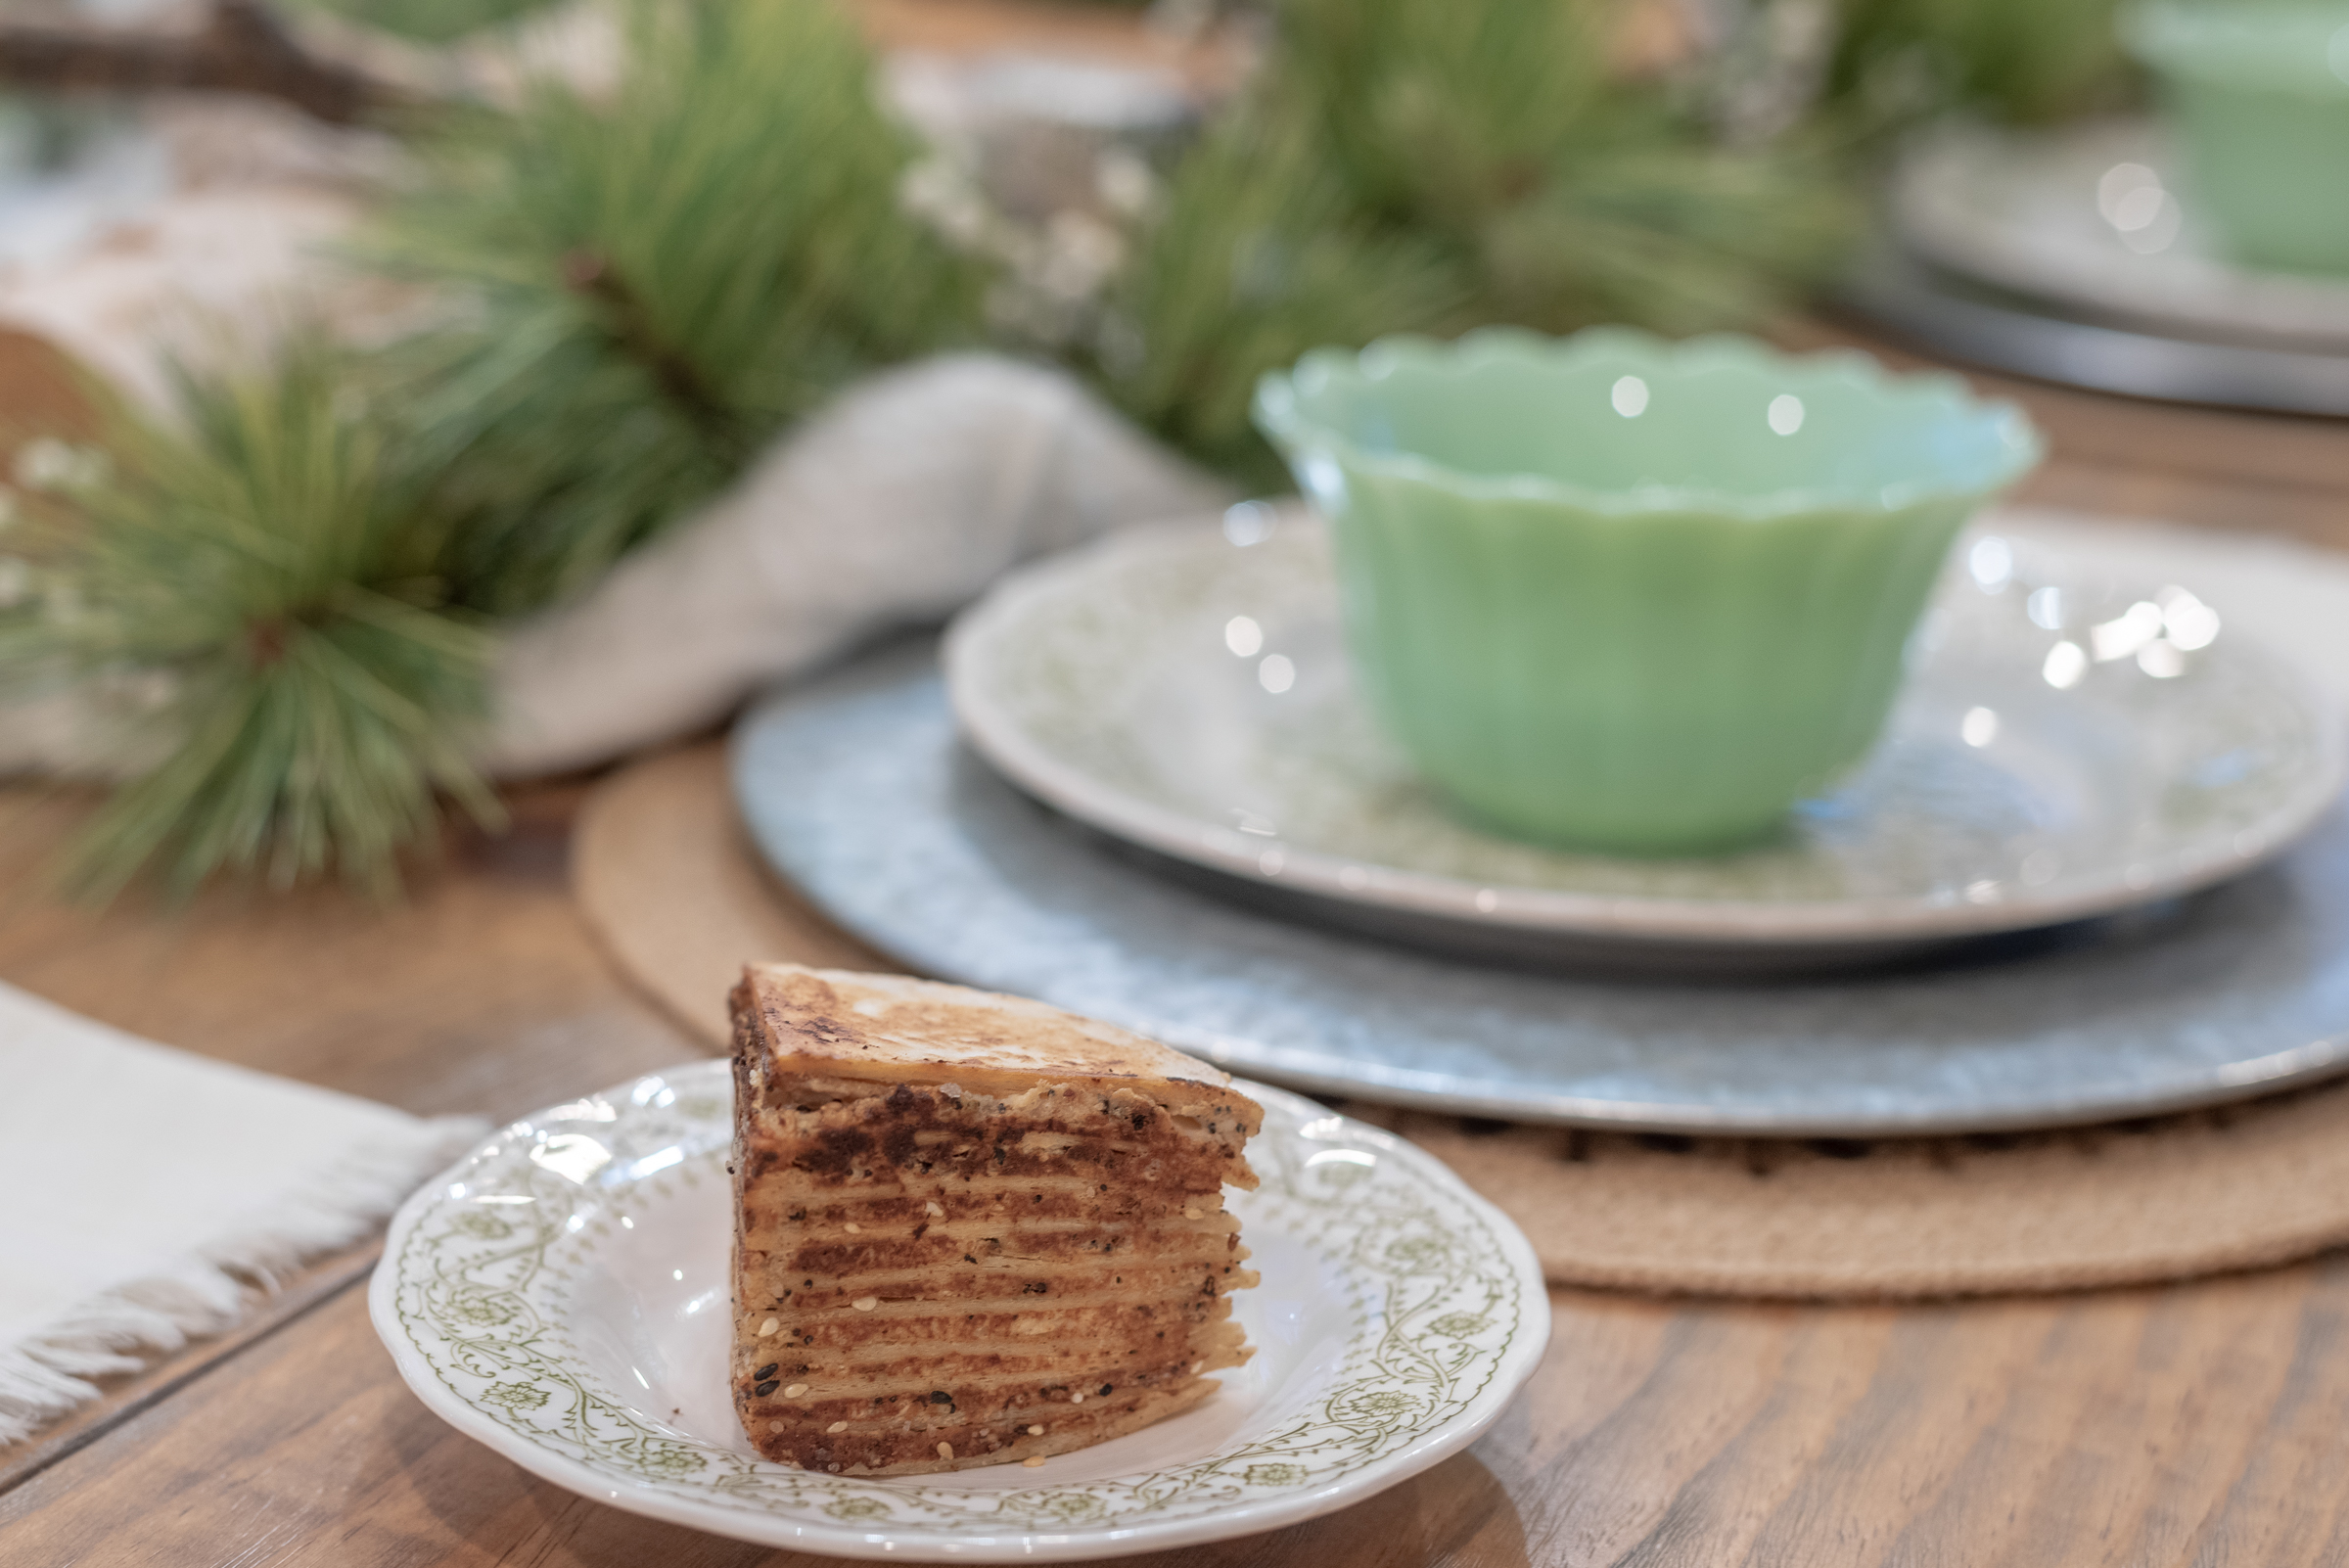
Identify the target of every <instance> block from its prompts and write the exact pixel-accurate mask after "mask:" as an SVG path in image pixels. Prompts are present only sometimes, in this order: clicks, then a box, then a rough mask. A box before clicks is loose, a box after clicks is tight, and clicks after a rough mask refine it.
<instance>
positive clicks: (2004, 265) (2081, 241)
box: [1888, 119, 2349, 354]
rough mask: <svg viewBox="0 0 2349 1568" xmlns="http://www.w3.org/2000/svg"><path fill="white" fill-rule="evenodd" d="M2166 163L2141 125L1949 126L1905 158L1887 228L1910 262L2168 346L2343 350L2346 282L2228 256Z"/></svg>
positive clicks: (2348, 344)
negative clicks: (2195, 343) (2201, 343)
mask: <svg viewBox="0 0 2349 1568" xmlns="http://www.w3.org/2000/svg"><path fill="white" fill-rule="evenodd" d="M2175 169H2176V159H2175V156H2174V155H2173V154H2172V152H2171V151H2170V149H2169V147H2168V145H2167V144H2166V142H2165V141H2164V139H2163V137H2162V135H2161V133H2160V132H2159V130H2157V129H2156V127H2154V126H2153V125H2152V124H2151V123H2150V122H2148V121H2144V120H2138V119H2121V120H2096V121H2091V122H2088V123H2086V124H2080V125H2073V126H2067V127H2064V128H2062V129H2059V130H2054V131H2038V132H2016V131H2001V130H1995V129H1992V128H1990V127H1987V126H1982V125H1979V124H1971V123H1965V122H1959V123H1957V124H1953V125H1949V126H1946V127H1944V128H1942V129H1941V130H1939V131H1937V132H1935V133H1932V134H1930V135H1928V136H1926V137H1924V138H1922V139H1921V140H1919V141H1918V142H1917V143H1916V144H1915V145H1914V146H1912V147H1911V149H1910V150H1909V152H1908V153H1907V155H1906V156H1905V157H1904V158H1903V160H1902V161H1901V164H1900V167H1899V170H1898V172H1897V173H1896V175H1895V176H1894V178H1893V179H1892V180H1891V182H1890V184H1889V186H1888V189H1889V191H1890V193H1891V200H1890V215H1891V219H1892V225H1893V232H1894V235H1895V237H1896V238H1897V239H1898V241H1899V242H1900V244H1901V246H1902V247H1903V248H1904V249H1906V250H1907V251H1908V252H1909V253H1910V254H1911V255H1913V256H1914V257H1916V258H1917V259H1919V260H1922V261H1924V262H1927V263H1929V264H1931V265H1932V266H1935V267H1938V268H1940V269H1942V270H1943V271H1945V272H1948V273H1951V274H1954V275H1955V276H1957V277H1959V278H1965V279H1970V280H1972V281H1974V282H1976V283H1981V284H1987V285H1990V286H1992V287H1994V288H1999V289H2004V290H2009V291H2012V292H2014V293H2016V294H2019V295H2023V296H2027V297H2030V298H2031V299H2033V300H2038V301H2041V302H2043V303H2044V304H2046V305H2048V306H2050V307H2052V308H2053V309H2055V310H2057V311H2059V312H2069V313H2073V314H2077V315H2079V316H2081V317H2083V318H2086V319H2090V320H2101V321H2102V322H2104V323H2105V324H2107V325H2113V326H2120V327H2125V328H2131V329H2134V330H2137V331H2140V332H2150V333H2153V334H2156V335H2160V336H2167V337H2184V338H2198V339H2203V340H2206V341H2210V342H2214V343H2235V344H2241V345H2245V346H2255V347H2268V348H2280V349H2285V350H2290V351H2295V352H2299V353H2315V352H2330V353H2334V354H2343V353H2349V280H2330V279H2324V278H2317V277H2304V276H2296V275H2293V274H2289V273H2282V272H2270V271H2260V270H2256V269H2253V268H2250V267H2245V266H2240V265H2237V264H2236V263H2234V262H2232V261H2230V260H2228V259H2227V258H2226V257H2225V256H2224V255H2223V254H2221V253H2220V250H2219V248H2218V247H2217V245H2216V244H2215V242H2214V241H2213V239H2212V238H2211V236H2210V233H2209V231H2208V228H2207V226H2206V225H2205V224H2204V223H2203V222H2201V221H2199V220H2198V218H2197V215H2196V213H2195V211H2194V207H2193V203H2192V201H2191V198H2190V196H2182V195H2181V194H2180V192H2179V190H2178V188H2177V187H2178V184H2179V181H2178V178H2177V175H2176V172H2175ZM2310 197H2311V200H2317V199H2318V197H2317V194H2316V193H2314V192H2312V193H2310Z"/></svg>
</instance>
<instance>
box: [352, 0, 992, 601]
mask: <svg viewBox="0 0 2349 1568" xmlns="http://www.w3.org/2000/svg"><path fill="white" fill-rule="evenodd" d="M630 20H631V23H632V30H631V34H630V36H631V40H632V43H631V48H630V51H629V60H630V66H629V69H628V74H627V76H626V77H625V79H624V80H623V81H622V82H621V83H620V85H619V86H618V88H617V90H616V91H614V92H612V93H611V94H610V95H608V97H604V98H600V99H595V100H590V99H588V98H586V97H583V96H582V95H581V94H579V93H577V92H576V91H574V90H573V89H571V88H568V87H566V86H563V85H561V84H559V83H541V84H538V85H537V86H536V87H535V88H533V89H532V90H531V92H530V96H529V99H528V101H527V102H526V104H525V105H524V107H523V108H522V109H521V110H520V111H519V112H518V113H516V114H514V115H511V116H503V117H484V118H483V119H480V120H478V121H476V122H474V123H472V124H471V125H469V126H466V127H463V128H461V129H460V131H459V132H457V133H456V134H454V135H452V136H451V137H450V138H449V139H448V140H447V141H446V142H445V143H444V144H443V145H442V146H440V147H439V148H438V152H437V155H436V158H435V161H434V169H435V172H434V174H433V177H432V180H431V183H430V184H429V186H428V187H427V188H426V189H424V190H423V191H421V192H419V193H418V194H417V195H416V196H415V197H414V198H413V199H412V200H411V201H409V202H407V203H405V204H403V205H402V206H401V207H400V208H398V209H397V210H396V211H395V212H394V213H393V214H392V217H391V221H390V223H389V225H388V227H387V229H386V232H385V233H384V234H383V235H382V237H381V239H380V242H379V243H378V245H377V246H376V248H375V253H374V254H375V259H376V261H377V263H378V264H379V265H382V266H384V267H386V268H387V269H389V270H391V271H392V272H393V273H395V274H396V275H398V276H401V277H404V278H407V279H411V280H415V281H420V282H424V283H427V284H430V285H433V286H435V287H438V288H439V289H442V290H444V291H446V292H447V293H449V294H450V295H452V296H454V297H456V298H458V299H461V300H464V301H466V304H467V314H466V316H465V318H464V320H463V321H462V322H461V324H459V325H457V326H454V327H452V328H450V329H449V330H446V331H443V332H440V333H437V334H435V335H433V336H432V337H430V338H429V339H427V340H425V341H423V342H421V343H418V344H414V345H411V346H409V347H408V348H407V349H406V350H405V351H404V352H403V354H402V355H401V356H399V362H398V363H397V364H396V365H395V366H394V369H395V370H396V371H397V372H398V373H399V374H400V377H401V379H400V383H399V385H400V388H401V390H402V391H401V395H402V396H403V397H404V398H405V399H406V402H407V406H408V407H409V410H410V413H411V415H412V419H413V425H414V429H415V433H416V438H417V439H418V440H419V442H420V443H421V445H422V447H423V449H424V450H425V451H427V452H428V453H430V454H432V461H433V462H434V463H435V464H436V465H437V466H438V468H439V469H440V470H441V473H442V479H441V483H440V484H439V487H438V497H437V504H438V506H439V507H441V508H442V509H443V511H444V512H445V513H446V514H447V515H448V516H449V517H450V518H451V520H452V529H453V532H452V541H453V543H452V554H451V556H450V558H449V563H448V567H449V571H450V573H451V575H452V581H453V583H454V587H455V591H456V592H457V594H458V596H459V598H460V600H461V601H462V602H464V603H466V604H469V605H472V606H475V607H478V608H480V609H483V610H486V611H490V612H494V613H499V614H504V613H511V612H517V611H522V610H527V609H530V608H531V607H533V606H536V605H540V604H543V603H546V602H547V601H549V600H552V599H558V598H561V597H563V596H565V595H567V594H570V593H573V592H576V591H577V590H578V589H579V588H581V587H583V586H584V585H585V584H586V583H588V582H590V581H592V580H593V579H594V578H595V576H597V575H598V574H600V573H601V572H602V571H603V570H604V568H605V567H607V566H608V565H610V563H611V562H612V561H613V560H615V559H616V558H617V557H618V556H619V555H620V554H621V553H622V552H623V551H625V550H627V549H628V548H630V547H631V546H633V545H634V544H636V543H638V542H639V541H641V540H643V539H646V538H649V537H651V536H652V535H653V534H655V533H658V532H659V531H660V530H662V529H664V528H666V527H667V526H668V524H669V523H670V522H671V521H673V520H674V519H675V518H676V517H678V516H680V515H682V513H683V512H684V511H686V510H687V509H688V508H690V507H691V506H692V505H693V504H694V503H695V502H697V501H698V500H700V499H701V498H703V497H705V496H707V495H709V494H711V493H713V492H714V491H715V490H717V489H718V488H720V487H721V486H722V485H724V484H726V483H727V482H728V481H729V480H731V479H732V478H733V476H734V475H735V474H736V473H737V472H738V471H739V470H740V468H741V466H742V465H743V464H744V463H745V462H747V461H748V460H749V458H750V457H751V456H752V454H754V453H755V452H756V451H757V450H758V449H759V448H760V446H761V445H762V444H763V443H764V442H765V441H766V440H767V439H769V438H771V437H772V436H774V435H775V434H776V433H777V432H778V431H780V430H782V429H783V428H784V427H785V426H787V425H788V424H789V423H790V422H791V421H793V420H794V419H797V418H798V417H800V416H801V415H803V414H805V413H806V412H807V411H808V410H809V409H811V408H813V407H814V406H816V404H817V403H818V402H820V401H821V400H822V399H823V398H824V397H826V396H828V395H829V394H830V393H831V392H833V391H834V390H835V389H837V388H838V387H840V386H841V385H843V384H844V383H845V382H847V381H848V380H850V379H851V378H852V377H854V376H855V375H857V374H859V373H861V372H863V371H865V370H867V369H870V368H872V367H874V366H877V365H881V364H885V363H888V362H890V361H893V360H896V359H899V358H903V357H906V356H908V355H911V354H914V353H918V352H921V351H923V350H925V349H928V348H931V347H933V346H941V345H944V344H949V343H954V342H958V341H968V340H970V339H972V338H975V337H976V336H977V332H978V315H979V312H978V306H979V300H980V285H981V278H980V275H979V273H978V271H977V269H976V267H975V266H974V264H972V263H970V262H968V261H966V260H964V259H962V258H960V257H957V256H956V255H954V254H952V253H950V252H949V251H948V250H947V249H946V248H945V247H944V244H943V243H942V242H941V241H940V240H939V239H938V238H937V237H936V236H934V235H933V234H931V233H930V232H929V231H928V230H926V229H925V228H923V227H922V226H921V225H920V224H919V223H918V222H916V221H915V220H914V219H913V218H911V217H910V216H909V215H907V214H906V213H905V212H904V211H903V210H902V209H901V208H900V207H899V204H898V195H897V190H898V182H899V179H900V178H901V176H902V174H903V172H904V169H905V167H906V165H907V163H908V162H909V161H910V160H911V157H912V152H913V149H912V147H911V145H910V143H909V142H908V140H907V138H906V136H905V134H904V133H903V132H901V131H900V130H899V129H898V127H897V126H896V125H894V124H893V123H892V122H891V121H889V120H888V119H887V118H886V117H885V116H884V115H882V113H881V111H880V110H879V109H878V107H877V106H876V104H875V102H874V99H873V92H872V74H873V71H872V62H871V59H870V57H869V56H868V55H867V54H866V52H865V50H864V46H863V44H862V42H861V40H860V39H859V38H858V37H857V36H856V34H855V32H854V31H853V29H852V27H851V26H850V25H849V23H847V22H846V21H845V20H844V19H843V18H841V17H840V16H839V15H838V14H836V13H835V12H834V11H833V10H832V9H831V7H830V6H829V5H828V4H827V3H826V0H683V3H671V4H668V5H666V6H664V5H660V4H655V3H652V0H639V3H637V4H636V5H635V7H634V9H633V10H632V12H631V13H630Z"/></svg>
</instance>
